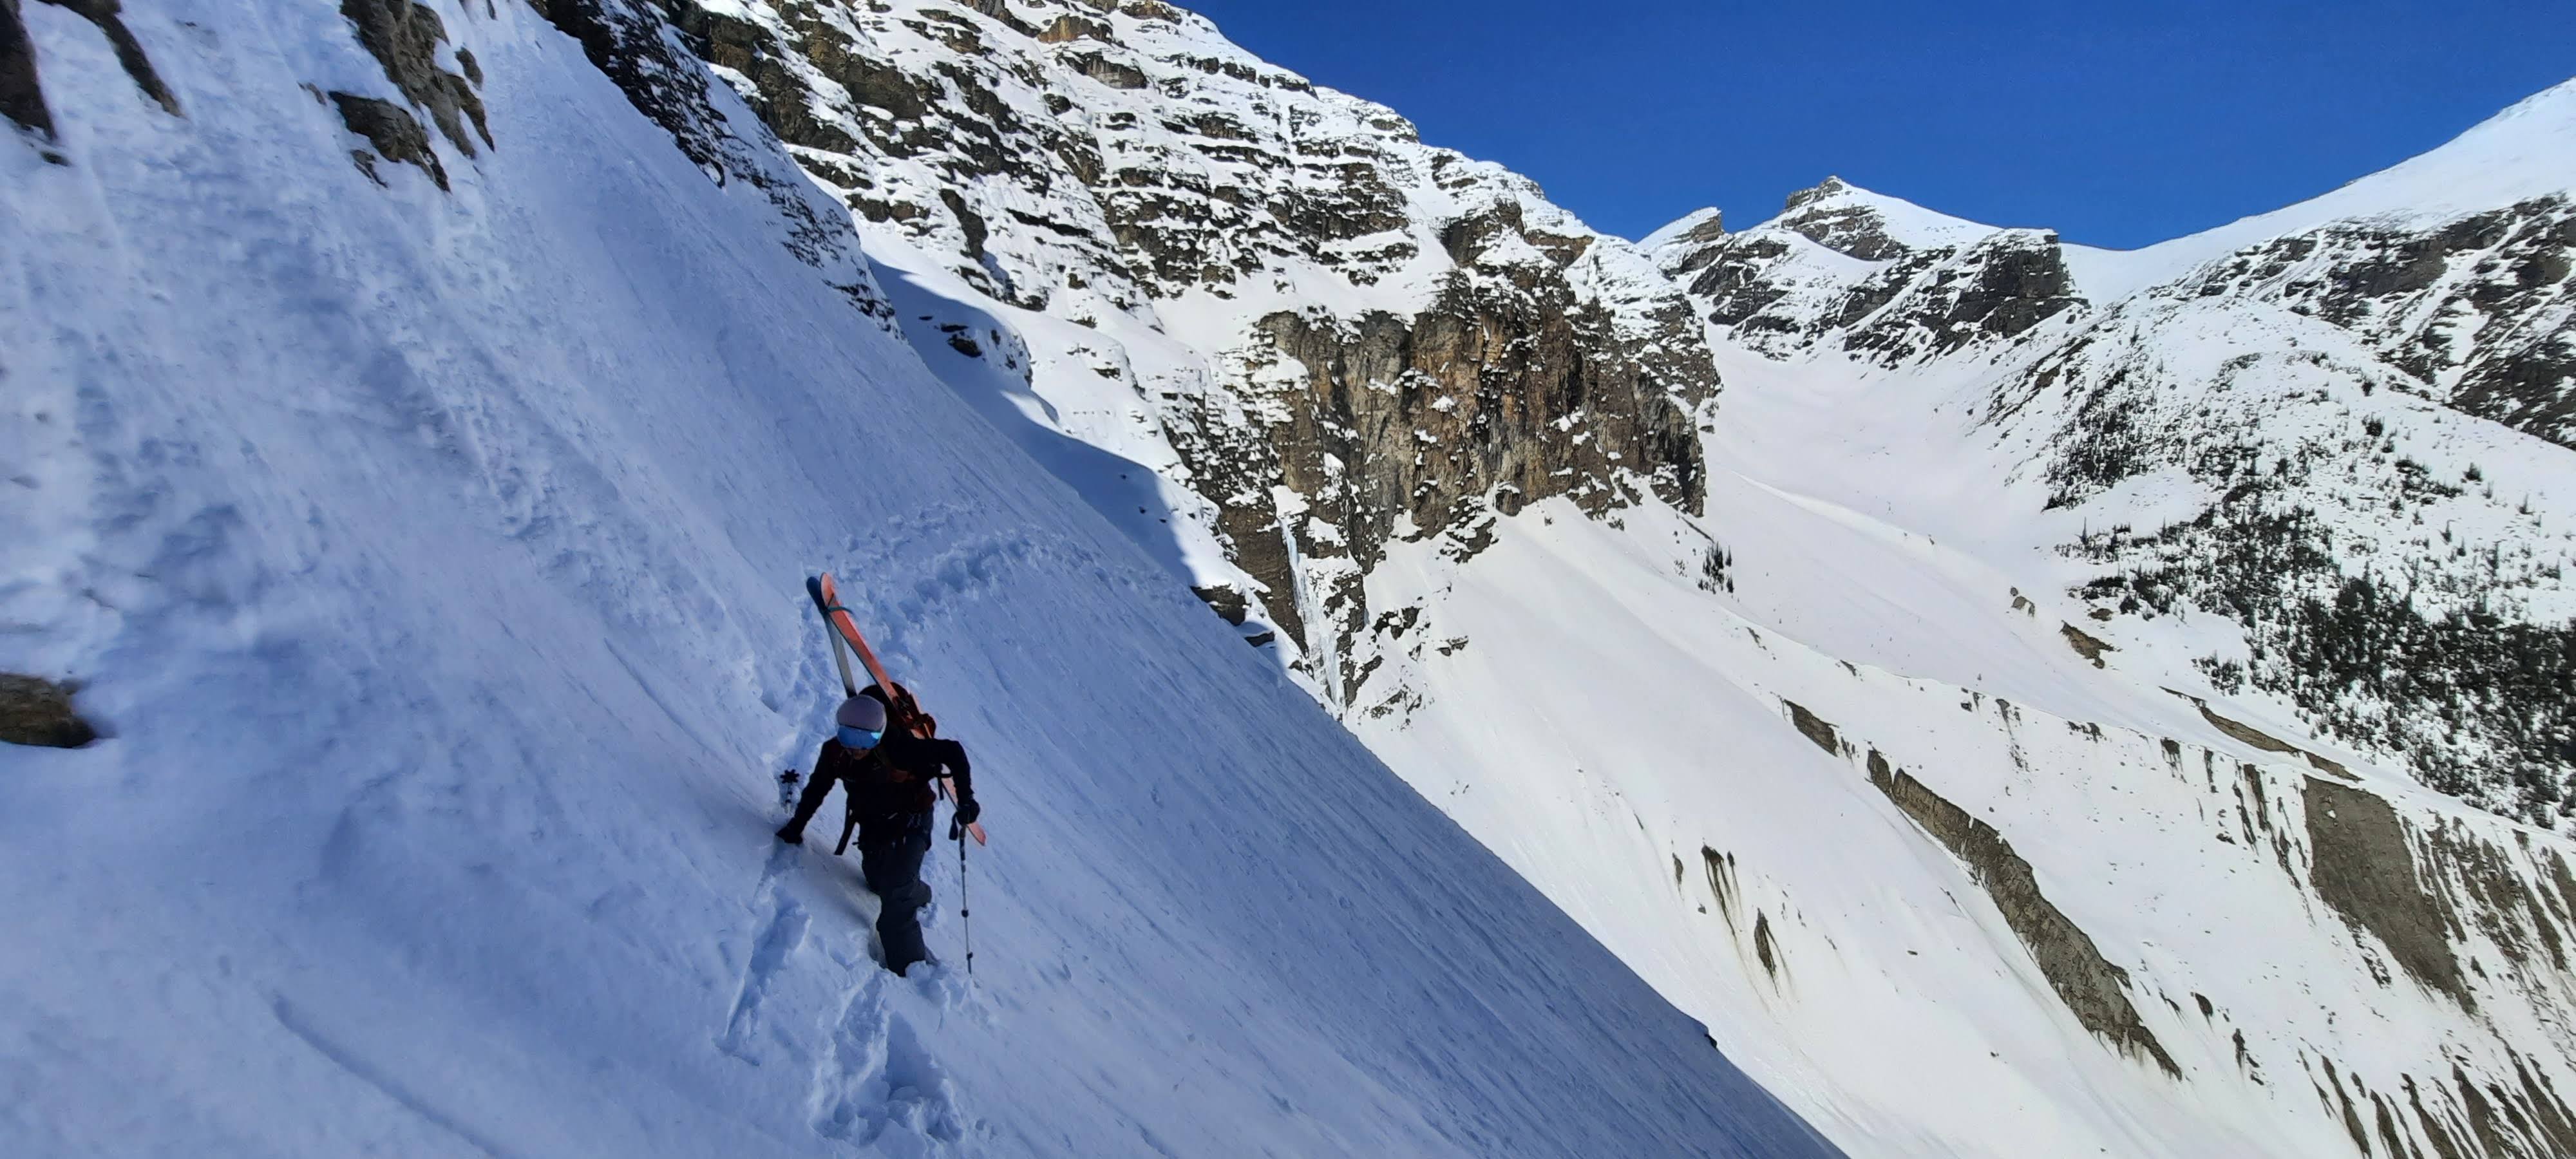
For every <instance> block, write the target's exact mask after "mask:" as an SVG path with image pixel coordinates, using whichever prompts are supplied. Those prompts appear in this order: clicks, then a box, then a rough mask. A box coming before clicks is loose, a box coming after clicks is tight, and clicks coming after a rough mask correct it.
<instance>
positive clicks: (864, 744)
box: [840, 725, 885, 749]
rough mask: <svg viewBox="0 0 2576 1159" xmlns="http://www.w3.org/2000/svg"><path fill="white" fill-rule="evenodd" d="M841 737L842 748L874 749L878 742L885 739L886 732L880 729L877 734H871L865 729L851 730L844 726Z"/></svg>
mask: <svg viewBox="0 0 2576 1159" xmlns="http://www.w3.org/2000/svg"><path fill="white" fill-rule="evenodd" d="M840 736H841V747H842V748H845V749H872V748H875V747H877V742H878V741H881V740H884V739H885V731H884V730H883V729H879V730H877V731H875V732H870V731H868V730H866V729H863V728H851V727H849V726H847V725H843V726H841V729H840Z"/></svg>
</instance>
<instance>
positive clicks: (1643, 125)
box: [1182, 0, 2576, 247]
mask: <svg viewBox="0 0 2576 1159" xmlns="http://www.w3.org/2000/svg"><path fill="white" fill-rule="evenodd" d="M1182 2H1183V3H1184V6H1186V7H1190V8H1192V9H1194V10H1196V11H1198V12H1201V13H1204V14H1205V15H1207V16H1208V17H1209V18H1210V19H1213V20H1215V21H1216V22H1217V24H1218V26H1219V27H1221V28H1223V29H1224V30H1225V31H1226V33H1227V34H1228V35H1229V36H1230V37H1232V38H1233V39H1234V40H1235V41H1236V42H1237V43H1239V44H1242V45H1243V46H1245V47H1246V48H1249V49H1251V50H1252V51H1254V52H1256V53H1259V54H1261V55H1262V56H1264V57H1267V58H1269V59H1270V60H1272V61H1274V62H1277V63H1278V64H1280V65H1283V66H1285V67H1288V68H1292V69H1295V70H1297V71H1299V72H1301V73H1304V74H1306V75H1307V76H1309V77H1312V78H1313V79H1314V80H1316V81H1317V82H1318V83H1321V84H1326V85H1330V86H1332V87H1334V88H1339V89H1343V90H1345V91H1348V92H1353V93H1357V94H1359V95H1361V96H1364V97H1368V98H1370V99H1372V100H1376V101H1379V102H1382V103H1384V104H1387V105H1391V106H1393V107H1394V108H1395V109H1396V110H1397V111H1399V112H1402V113H1403V114H1405V115H1406V116H1408V117H1411V118H1413V120H1414V121H1415V122H1416V123H1417V124H1419V125H1420V126H1421V127H1422V135H1423V138H1424V139H1425V140H1428V141H1430V142H1432V143H1433V144H1437V145H1446V146H1449V147H1451V148H1455V149H1458V150H1460V151H1462V152H1465V153H1468V154H1470V155H1472V156H1476V157H1482V158H1486V159H1490V160H1494V161H1499V162H1502V163H1504V164H1506V165H1509V166H1511V167H1512V168H1514V169H1517V170H1519V171H1521V172H1523V173H1526V174H1528V175H1530V176H1531V177H1533V178H1535V179H1537V181H1538V182H1539V183H1540V184H1541V185H1543V186H1545V187H1546V188H1547V191H1548V193H1549V195H1550V196H1551V197H1552V198H1554V199H1555V200H1556V201H1557V202H1558V203H1560V204H1562V205H1565V206H1566V207H1568V208H1570V209H1572V210H1574V211H1575V212H1576V213H1578V214H1580V215H1582V216H1583V217H1584V219H1585V220H1587V221H1589V222H1590V223H1591V224H1592V225H1593V226H1594V227H1595V228H1598V229H1602V230H1606V231H1608V232H1611V233H1616V234H1623V235H1626V236H1629V237H1635V236H1639V235H1641V234H1643V233H1645V232H1647V231H1649V230H1652V229H1654V228H1655V227H1657V226H1660V225H1662V224H1663V223H1665V222H1666V221H1669V220H1671V219H1672V218H1675V217H1678V216H1680V215H1682V214H1683V213H1686V212H1689V211H1690V210H1692V209H1696V208H1698V207H1700V206H1703V205H1716V206H1719V207H1720V208H1722V209H1724V210H1726V214H1727V220H1728V223H1729V224H1730V225H1737V226H1742V225H1751V224H1753V223H1754V222H1757V221H1760V220H1762V219H1763V218H1766V217H1769V216H1770V215H1771V214H1772V213H1773V212H1775V211H1776V210H1777V209H1778V208H1779V206H1780V201H1781V199H1782V198H1783V197H1785V196H1786V195H1787V194H1788V193H1790V192H1791V191H1792V190H1795V189H1800V188H1803V187H1806V186H1809V185H1813V184H1815V183H1816V182H1817V181H1819V180H1822V179H1823V178H1824V177H1825V176H1826V175H1827V174H1840V175H1841V176H1842V177H1844V178H1845V179H1846V180H1849V181H1851V182H1853V183H1855V184H1859V185H1862V186H1866V187H1869V188H1872V189H1876V190H1879V191H1881V192H1884V193H1891V194H1895V195H1897V196H1901V197H1905V198H1907V199H1909V200H1913V201H1917V202H1921V203H1923V204H1924V205H1927V206H1930V207H1932V208H1934V209H1939V210H1943V211H1945V212H1949V213H1955V214H1958V215H1959V216H1962V217H1969V218H1975V219H1977V220H1981V221H1987V222H1992V223H1995V224H2000V225H2033V226H2049V227H2053V228H2056V229H2058V230H2059V231H2060V232H2062V233H2063V234H2064V235H2065V236H2066V237H2067V238H2068V239H2069V240H2071V241H2081V242H2087V243H2091V244H2095V245H2107V246H2117V247H2129V246H2137V245H2144V244H2147V243H2150V242H2155V241H2161V240H2163V239H2165V238H2169V237H2176V236H2180V235H2182V234H2185V233H2189V232H2192V231H2194V230H2198V229H2203V228H2207V227H2209V226H2213V225H2218V224H2221V223H2223V222H2226V221H2230V220H2233V219H2235V218H2238V217H2242V216H2244V215H2246V214H2249V213H2260V212H2263V211H2265V210H2269V209H2275V208H2278V207H2280V206H2282V205H2286V204H2288V203H2290V202H2293V201H2298V200H2301V199H2303V198H2306V197H2309V196H2313V195H2315V194H2317V193H2322V192H2324V191H2326V190H2328V189H2331V188H2333V187H2335V186H2336V185H2339V184H2342V183H2343V182H2345V181H2349V180H2351V179H2352V178H2355V177H2359V176H2361V175H2363V174H2365V173H2369V172H2371V171H2374V170H2377V169H2381V168H2384V167H2386V166H2388V165H2390V164H2393V163H2395V162H2397V161H2400V160H2403V159H2405V158H2407V157H2410V156H2413V155H2414V154H2417V153H2420V152H2423V151H2424V150H2426V149H2429V148H2431V147H2433V146H2435V145H2438V144H2440V143H2441V142H2443V141H2445V140H2447V139H2449V138H2450V137H2451V136H2452V135H2453V134H2456V133H2457V132H2459V131H2460V130H2462V129H2465V128H2467V127H2469V126H2470V125H2473V124H2476V123H2477V122H2479V121H2481V120H2484V119H2485V118H2486V117H2488V116H2489V115H2492V114H2493V113H2495V112H2497V111H2499V110H2501V109H2503V108H2504V107H2505V106H2506V105H2509V104H2512V103H2513V102H2515V101H2517V100H2520V99H2522V98H2523V97H2526V96H2529V95H2531V94H2532V93H2535V92H2538V91H2540V90H2541V89H2544V88H2547V87H2549V86H2551V85H2553V84H2556V83H2559V82H2560V81H2564V80H2567V79H2568V78H2569V77H2570V76H2571V75H2576V7H2571V6H2570V5H2569V4H2568V3H2567V2H2566V0H2547V2H2542V0H2456V2H2453V3H2394V2H2388V0H2338V2H2334V3H2288V2H2262V0H2249V2H2245V3H2208V2H2204V0H2178V2H2160V3H2065V4H2039V3H2011V2H1999V0H1954V2H1950V3H1919V2H1918V3H1904V2H1901V0H1814V2H1810V3H1803V4H1794V5H1793V4H1785V3H1783V4H1772V5H1759V6H1757V5H1748V4H1739V3H1689V2H1681V0H1608V2H1594V3H1568V2H1565V0H1286V2H1283V0H1196V2H1194V3H1193V2H1190V0H1182ZM2571 163H2576V159H2571Z"/></svg>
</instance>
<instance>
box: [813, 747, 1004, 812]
mask: <svg viewBox="0 0 2576 1159" xmlns="http://www.w3.org/2000/svg"><path fill="white" fill-rule="evenodd" d="M943 771H945V772H946V773H947V774H948V775H949V776H950V777H951V778H952V779H951V780H950V782H949V785H950V790H949V791H950V792H952V793H954V794H956V796H957V803H958V804H959V805H960V806H964V805H967V804H969V803H971V802H973V801H974V800H975V781H974V770H973V769H971V768H970V767H968V765H967V763H966V746H964V745H961V744H958V743H957V742H956V741H953V740H940V739H937V738H932V739H927V740H925V739H923V738H921V737H917V736H912V735H910V734H908V733H889V734H887V736H886V738H885V740H884V742H883V743H881V744H879V745H877V747H875V748H873V749H869V750H866V751H864V752H859V751H853V750H851V749H847V748H844V747H842V746H841V742H840V739H839V738H837V737H835V738H833V739H830V740H826V741H824V742H823V749H822V751H821V752H819V753H817V754H815V757H814V778H813V780H812V782H810V783H811V785H812V786H813V787H814V788H815V789H816V790H821V789H822V788H823V786H826V785H829V784H830V783H831V782H833V781H836V780H837V781H839V782H841V788H842V791H844V792H847V793H848V794H849V795H850V813H851V815H853V816H855V817H857V818H858V819H859V824H860V825H862V826H872V825H874V824H876V823H879V822H886V821H900V822H911V821H913V820H914V818H915V816H916V815H919V814H925V813H928V812H930V810H931V806H932V805H933V804H935V803H937V801H938V799H939V794H938V790H937V789H936V788H934V787H933V786H934V783H935V779H936V778H937V777H938V776H939V775H940V774H941V773H942V772H943Z"/></svg>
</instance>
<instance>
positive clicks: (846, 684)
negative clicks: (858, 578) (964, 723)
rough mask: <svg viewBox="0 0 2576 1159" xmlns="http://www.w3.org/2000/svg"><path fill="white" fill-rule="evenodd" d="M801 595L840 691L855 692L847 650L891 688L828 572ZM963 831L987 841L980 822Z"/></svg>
mask: <svg viewBox="0 0 2576 1159" xmlns="http://www.w3.org/2000/svg"><path fill="white" fill-rule="evenodd" d="M805 594H806V595H808V596H811V597H813V600H814V610H815V611H817V612H820V613H822V616H823V624H824V626H825V627H826V628H827V629H829V631H828V633H827V634H828V635H830V636H831V637H832V662H833V663H834V664H836V665H838V666H839V667H840V670H841V690H842V692H844V693H845V694H847V695H850V696H857V695H858V694H859V690H858V686H857V685H856V684H855V683H854V682H853V681H852V680H851V679H850V658H849V655H848V653H849V652H856V653H858V654H859V663H860V664H862V665H864V666H866V668H867V671H868V676H869V677H870V678H871V679H873V680H874V681H875V682H876V685H877V687H878V688H882V689H888V690H891V689H893V688H894V687H895V682H894V680H893V679H892V678H891V677H888V676H887V675H886V672H885V665H883V664H881V663H878V662H877V653H876V649H874V648H870V647H868V638H867V637H866V636H863V635H860V634H859V622H858V620H857V619H856V618H854V617H852V616H851V615H850V609H848V608H846V607H843V606H841V592H840V588H839V587H838V586H837V585H835V584H834V583H833V582H832V573H830V572H824V573H822V574H821V575H816V576H811V577H808V578H807V579H806V581H805ZM845 648H846V651H845V650H844V649H845ZM888 695H889V696H891V695H892V692H891V691H889V692H888ZM939 795H940V796H941V797H943V798H945V797H947V796H948V795H949V794H948V781H947V779H946V778H944V777H943V778H941V779H940V780H939ZM856 823H857V822H856V820H855V819H851V820H850V821H849V823H848V824H845V825H844V826H843V828H842V830H841V849H842V850H847V849H848V848H849V847H850V828H851V827H852V826H855V825H856ZM966 832H967V833H970V834H973V835H974V837H975V844H977V845H983V844H986V843H987V839H986V838H985V836H984V826H983V823H982V822H977V823H975V824H972V825H968V826H966ZM961 844H962V841H961Z"/></svg>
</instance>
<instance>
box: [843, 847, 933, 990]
mask: <svg viewBox="0 0 2576 1159" xmlns="http://www.w3.org/2000/svg"><path fill="white" fill-rule="evenodd" d="M929 853H930V814H928V813H921V814H917V815H914V816H911V817H902V818H888V819H886V820H884V821H879V822H868V823H863V824H862V825H861V826H860V827H859V876H860V877H862V878H865V879H866V880H867V883H868V892H870V893H873V894H875V895H877V900H878V902H880V903H882V906H881V908H880V909H879V910H878V911H877V941H878V943H879V944H881V945H883V946H884V947H885V965H886V969H889V970H892V971H894V972H895V973H897V974H900V973H903V972H904V971H905V970H906V969H909V968H910V967H911V966H912V964H913V963H915V962H918V961H921V960H922V959H924V958H927V957H929V956H930V948H929V947H928V946H926V945H923V944H922V940H921V910H922V907H924V906H927V905H929V904H930V885H929V883H927V882H924V881H923V880H921V859H922V858H923V857H925V856H927V855H928V854H929Z"/></svg>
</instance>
